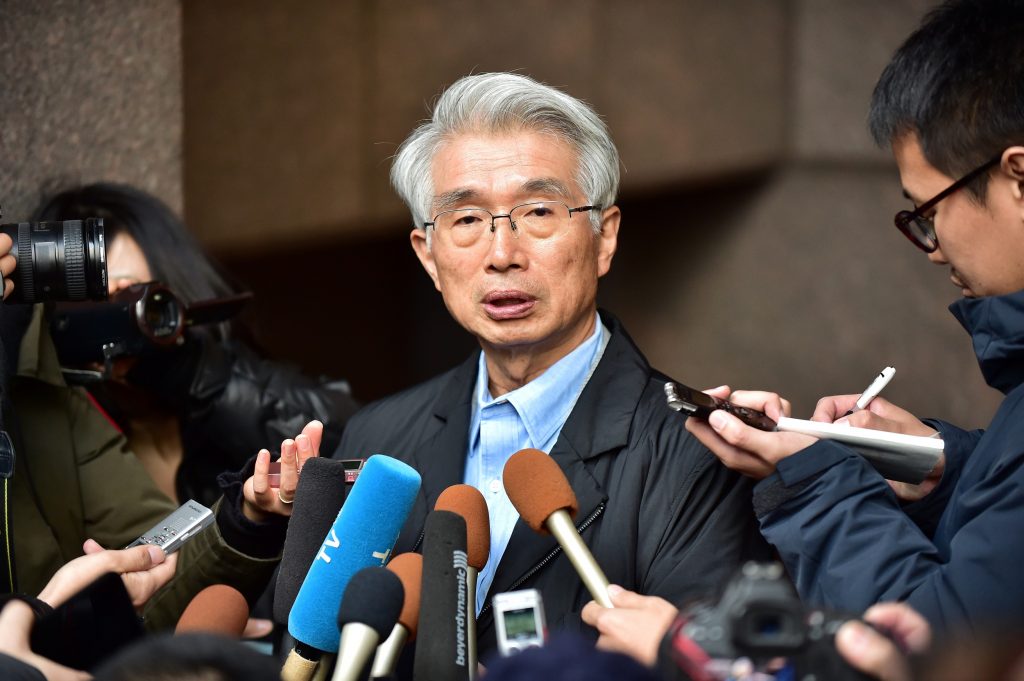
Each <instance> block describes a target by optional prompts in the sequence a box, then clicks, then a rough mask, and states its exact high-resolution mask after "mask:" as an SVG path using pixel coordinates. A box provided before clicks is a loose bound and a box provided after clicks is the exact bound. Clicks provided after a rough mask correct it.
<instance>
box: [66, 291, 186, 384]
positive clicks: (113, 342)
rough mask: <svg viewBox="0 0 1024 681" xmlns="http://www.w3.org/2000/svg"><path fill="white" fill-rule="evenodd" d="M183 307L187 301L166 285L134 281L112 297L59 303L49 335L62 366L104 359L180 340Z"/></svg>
mask: <svg viewBox="0 0 1024 681" xmlns="http://www.w3.org/2000/svg"><path fill="white" fill-rule="evenodd" d="M185 312H186V308H185V304H184V303H183V302H182V301H181V300H180V299H179V298H178V297H177V296H176V295H175V294H174V292H172V291H171V290H170V289H169V288H167V286H165V285H164V284H161V283H160V282H156V281H151V282H146V283H143V284H133V285H131V286H129V287H128V288H125V289H122V290H120V291H118V292H117V293H115V294H114V295H113V296H112V297H111V298H110V300H109V302H103V303H75V304H73V305H59V306H57V308H56V309H55V310H54V312H53V314H52V315H51V316H50V335H51V336H52V337H53V342H54V345H56V347H57V356H58V357H59V358H60V361H61V364H63V365H64V366H81V365H85V364H90V363H93V362H105V361H108V360H111V359H116V358H117V357H131V356H136V355H139V354H142V353H143V352H144V351H146V350H147V349H149V348H159V347H173V346H174V345H177V344H180V343H181V342H183V334H184V332H185V326H186V324H185Z"/></svg>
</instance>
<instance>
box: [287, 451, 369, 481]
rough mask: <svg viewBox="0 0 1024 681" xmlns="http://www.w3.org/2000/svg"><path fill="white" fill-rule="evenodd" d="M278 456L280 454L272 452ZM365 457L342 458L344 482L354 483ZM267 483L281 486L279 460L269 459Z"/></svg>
mask: <svg viewBox="0 0 1024 681" xmlns="http://www.w3.org/2000/svg"><path fill="white" fill-rule="evenodd" d="M274 456H277V457H278V458H280V454H274ZM365 463H366V459H343V460H342V462H341V465H342V466H344V467H345V484H346V485H348V486H349V487H351V486H352V485H354V484H356V479H357V478H358V477H359V473H360V472H361V471H362V470H363V464H365ZM267 484H268V485H269V486H270V487H272V488H278V487H280V486H281V462H280V461H271V462H270V467H269V468H268V469H267Z"/></svg>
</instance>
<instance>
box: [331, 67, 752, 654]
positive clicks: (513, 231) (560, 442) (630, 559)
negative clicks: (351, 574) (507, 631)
mask: <svg viewBox="0 0 1024 681" xmlns="http://www.w3.org/2000/svg"><path fill="white" fill-rule="evenodd" d="M391 179H392V183H393V184H394V186H395V189H396V190H397V191H398V193H399V194H400V195H401V196H402V198H403V199H404V200H405V202H406V203H407V204H408V206H409V209H410V211H411V212H412V216H413V230H412V234H411V240H412V247H413V250H414V251H415V252H416V256H417V257H418V258H419V260H420V262H421V263H422V265H423V268H424V269H425V270H426V271H427V274H428V275H429V276H430V278H431V280H432V281H433V282H434V286H435V287H436V288H437V290H438V291H440V293H441V296H442V298H443V299H444V303H445V305H446V306H447V308H448V310H449V312H450V313H451V315H452V316H453V317H454V318H455V320H456V321H457V322H458V323H459V324H460V325H462V327H463V328H465V329H466V330H467V331H469V332H470V333H471V334H473V336H475V337H476V339H477V340H478V341H479V343H480V347H481V350H482V351H481V352H479V353H474V354H473V355H472V356H471V357H470V358H468V359H467V360H466V361H465V362H464V363H463V364H462V365H461V366H458V367H456V368H454V369H452V370H451V371H448V372H447V373H444V374H442V375H440V376H438V377H436V378H434V379H432V380H430V381H427V382H426V383H423V384H422V385H419V386H416V387H414V388H411V389H409V390H406V391H404V392H402V393H399V394H397V395H394V396H392V397H389V398H386V399H384V400H381V401H379V402H376V403H374V404H371V405H369V406H367V407H365V408H364V409H363V410H362V411H361V412H360V413H358V414H357V415H356V416H355V417H354V418H353V419H352V421H351V422H350V423H349V425H348V427H347V428H346V430H345V434H344V436H343V439H342V443H341V445H340V448H339V450H338V452H337V453H336V454H335V457H336V458H343V459H344V458H356V457H359V456H366V455H367V454H369V453H371V452H386V453H388V454H390V455H392V456H396V457H398V458H401V459H404V460H405V461H407V462H408V463H409V464H410V465H412V466H414V467H415V468H416V469H417V470H418V471H419V472H420V473H421V474H422V476H423V487H422V491H421V494H420V498H419V499H418V500H417V503H416V506H415V508H414V510H413V512H412V515H411V517H410V519H409V521H408V522H407V524H406V526H405V528H404V529H403V531H402V534H401V536H400V537H399V539H398V543H397V545H396V547H395V549H394V551H395V553H400V552H404V551H414V550H419V549H420V542H421V540H422V534H423V527H424V520H425V517H426V514H427V512H428V511H429V510H430V509H432V508H433V507H434V502H435V501H436V500H437V498H438V495H440V493H441V492H442V491H443V490H444V489H445V488H446V487H448V486H450V485H453V484H457V483H467V484H470V485H473V486H474V487H476V488H477V489H479V490H480V492H481V493H482V494H483V496H484V498H485V499H486V501H487V507H488V513H489V516H490V530H491V553H490V559H489V560H488V562H487V564H486V566H485V567H484V568H483V570H481V571H480V575H479V580H478V588H477V591H476V593H477V601H476V604H475V605H476V611H477V613H478V635H479V639H478V640H479V650H480V653H481V659H484V657H485V655H486V653H487V652H488V651H491V650H493V649H494V647H495V634H494V621H493V614H492V613H491V611H490V606H489V604H490V601H491V598H492V597H493V596H494V595H495V594H497V593H501V592H504V591H510V590H515V589H526V588H536V589H538V590H540V592H541V594H542V596H543V600H544V606H545V610H546V613H547V621H548V625H549V628H550V629H551V630H553V631H554V630H560V629H569V630H581V629H585V627H584V626H583V625H582V623H581V620H580V616H579V613H580V610H581V609H582V608H583V605H584V604H585V603H586V602H587V601H589V600H590V595H589V594H588V592H587V590H586V589H585V587H584V586H583V584H582V583H581V581H580V579H579V577H577V575H576V573H575V572H574V569H573V567H572V565H571V563H570V561H569V559H568V558H567V557H566V556H565V555H564V554H563V553H561V552H560V551H559V550H558V548H557V545H556V544H555V541H554V540H553V539H552V538H551V537H543V536H540V535H538V534H536V533H534V532H533V531H531V530H530V529H529V528H528V527H527V526H526V525H525V523H523V522H522V521H521V520H520V519H519V516H518V514H517V513H516V511H515V509H514V508H513V507H512V505H511V503H510V502H509V499H508V497H507V496H506V494H505V490H504V487H503V485H502V477H501V476H502V469H503V467H504V465H505V462H506V461H507V460H508V459H509V457H510V456H511V455H512V454H513V453H515V452H516V451H518V450H520V449H524V448H535V449H540V450H542V451H544V452H547V453H548V454H549V455H550V456H551V458H552V459H553V460H554V461H555V462H557V463H558V465H559V466H560V467H561V468H562V470H563V471H564V472H565V475H566V477H567V478H568V480H569V482H570V484H571V485H572V488H573V490H574V491H575V493H576V496H577V498H578V501H579V512H578V514H577V515H576V524H577V527H578V528H579V530H580V532H581V534H582V537H583V540H584V542H586V544H587V545H588V546H589V547H590V549H591V551H592V552H593V554H594V556H595V557H596V559H597V562H598V564H599V565H601V567H602V568H603V569H604V571H605V573H606V574H607V576H608V578H609V580H610V581H611V582H612V583H613V584H618V585H621V586H623V587H626V588H628V589H631V590H635V591H638V592H640V593H644V594H656V595H659V596H662V597H664V598H666V599H668V600H670V601H673V602H680V601H682V600H684V599H686V598H688V597H693V596H701V595H706V594H707V592H709V591H711V590H713V589H714V588H715V587H716V586H718V585H720V584H722V583H723V582H725V581H726V580H727V578H728V577H729V576H731V574H732V573H733V571H734V570H735V569H736V568H737V566H738V565H739V564H740V563H741V562H742V560H744V559H745V558H747V557H749V554H750V552H751V550H752V549H753V550H757V551H759V550H760V549H761V547H762V546H763V544H761V543H760V539H758V538H757V536H756V535H757V533H756V529H755V527H754V523H753V514H752V511H751V508H750V501H749V500H750V494H751V488H750V483H748V482H745V481H744V480H743V479H742V478H741V477H739V476H738V475H736V474H734V473H732V472H730V471H728V470H727V469H726V468H725V467H724V466H722V465H721V464H720V463H719V462H718V460H717V459H716V458H715V456H714V455H712V454H711V453H710V452H709V451H708V450H707V449H705V448H704V447H703V446H702V445H701V444H700V443H699V442H698V441H697V440H696V439H694V438H693V437H691V436H690V435H689V434H688V433H687V432H686V430H685V429H684V428H683V419H681V418H680V417H679V415H678V414H676V413H674V412H672V411H670V410H669V409H667V408H666V406H665V399H664V393H663V390H662V387H663V385H664V383H665V381H666V380H667V378H666V377H665V376H664V375H663V374H661V373H659V372H657V371H655V370H654V369H652V368H651V367H650V365H649V364H648V363H647V360H646V359H644V356H643V355H642V354H641V353H640V351H639V350H638V349H637V347H636V346H635V345H634V344H633V341H632V340H631V339H630V337H629V336H628V335H627V333H626V331H625V329H624V328H623V327H622V325H621V324H620V323H619V321H618V320H617V319H615V317H613V316H612V315H611V314H610V313H608V312H606V311H604V310H601V311H600V312H598V310H597V304H596V296H597V283H598V279H600V278H601V277H602V276H603V275H604V274H605V273H607V272H608V270H609V268H610V267H611V264H612V258H613V256H614V255H615V250H616V247H617V244H618V233H619V223H620V218H621V212H620V210H619V208H618V207H616V205H615V196H616V191H617V189H618V183H619V156H618V152H617V150H616V148H615V145H614V143H613V142H612V140H611V137H610V136H609V133H608V130H607V128H606V127H605V125H604V123H603V121H602V120H601V118H600V117H599V116H598V115H597V114H596V113H595V112H594V111H593V110H592V109H591V108H590V107H589V106H588V105H587V104H585V103H584V102H582V101H580V100H578V99H575V98H573V97H570V96H569V95H567V94H565V93H563V92H561V91H559V90H556V89H554V88H552V87H549V86H546V85H543V84H541V83H538V82H536V81H534V80H532V79H530V78H528V77H525V76H522V75H515V74H507V73H488V74H479V75H473V76H468V77H465V78H463V79H461V80H459V81H458V82H456V83H455V84H454V85H452V86H451V87H449V88H448V89H447V90H446V91H445V92H444V93H443V94H442V96H441V97H440V99H439V100H438V101H437V103H436V105H435V107H434V112H433V116H432V118H431V120H429V121H427V122H425V123H424V124H422V125H421V126H420V127H419V128H417V129H416V130H415V131H414V132H413V133H412V134H411V135H410V136H409V137H408V139H406V141H405V142H404V143H403V144H402V146H401V148H400V149H399V152H398V154H397V156H396V157H395V160H394V165H393V167H392V171H391ZM615 593H617V591H616V590H615V589H614V587H613V589H612V594H613V596H612V598H613V600H614V597H615V596H614V594H615ZM588 631H589V630H588ZM589 635H591V636H594V634H593V632H592V631H591V632H590V634H589Z"/></svg>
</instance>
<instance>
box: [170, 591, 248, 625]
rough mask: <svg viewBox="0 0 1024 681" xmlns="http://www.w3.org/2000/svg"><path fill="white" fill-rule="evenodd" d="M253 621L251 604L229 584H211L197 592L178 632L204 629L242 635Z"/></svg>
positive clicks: (182, 617)
mask: <svg viewBox="0 0 1024 681" xmlns="http://www.w3.org/2000/svg"><path fill="white" fill-rule="evenodd" d="M248 621H249V603H248V602H246V600H245V596H243V595H242V594H241V593H240V592H239V591H238V590H237V589H235V588H233V587H230V586H228V585H227V584H214V585H213V586H208V587H206V588H205V589H203V590H202V591H200V592H199V593H197V594H196V595H195V597H194V598H193V599H192V601H191V602H190V603H189V604H188V607H187V608H185V612H183V613H182V614H181V618H180V619H179V620H178V625H177V626H176V627H175V628H174V633H175V634H182V633H185V632H189V631H191V632H195V631H201V632H205V633H209V634H220V635H222V636H228V637H230V638H241V637H242V632H243V631H245V625H246V623H247V622H248Z"/></svg>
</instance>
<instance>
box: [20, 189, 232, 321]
mask: <svg viewBox="0 0 1024 681" xmlns="http://www.w3.org/2000/svg"><path fill="white" fill-rule="evenodd" d="M89 217H98V218H103V222H104V228H105V231H106V238H107V243H108V244H109V243H110V242H111V241H113V239H114V238H115V237H116V236H117V235H119V234H122V233H123V234H127V235H128V236H130V237H131V238H133V239H134V240H135V241H136V243H138V244H139V247H140V248H141V249H142V253H143V254H144V255H145V256H146V261H147V263H148V264H149V269H150V271H151V272H152V273H153V277H154V278H155V279H157V280H158V281H162V282H163V283H165V284H167V285H168V286H169V287H170V289H171V290H172V291H174V292H175V293H176V294H177V295H178V296H180V297H181V298H182V299H183V300H184V301H185V302H186V303H193V302H196V301H199V300H209V299H210V298H218V297H222V296H227V295H231V294H232V293H233V289H232V287H231V286H230V285H229V284H228V283H227V281H226V280H225V278H224V276H223V275H222V274H221V273H220V271H219V270H218V268H217V266H216V265H214V263H213V262H212V261H211V260H210V259H209V257H207V255H206V254H205V253H204V252H203V250H202V248H200V246H199V243H198V242H197V241H196V239H195V238H194V237H193V236H192V235H191V234H190V233H189V232H188V230H187V229H185V225H184V224H183V223H182V222H181V220H180V219H178V217H177V216H176V215H175V214H174V211H172V210H171V209H170V208H169V207H168V206H167V204H165V203H164V202H163V201H161V200H160V199H158V198H156V197H155V196H153V195H152V194H148V193H146V192H144V191H142V190H141V189H137V188H135V187H132V186H129V185H125V184H113V183H107V182H101V183H97V184H90V185H86V186H84V187H76V188H73V189H68V190H66V191H63V192H61V193H59V194H57V195H55V196H52V197H50V198H49V199H46V200H44V201H43V203H42V205H41V206H40V207H39V209H38V210H37V211H36V215H35V217H34V218H33V219H34V220H83V219H85V218H89Z"/></svg>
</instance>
